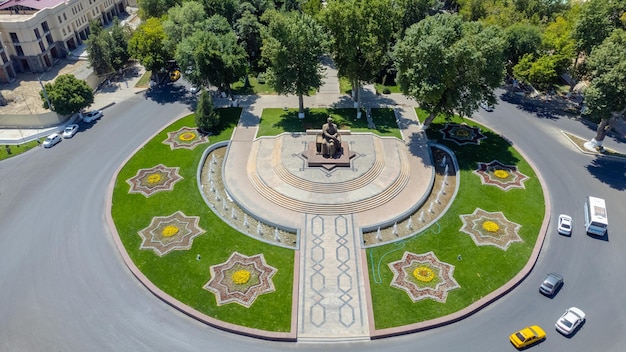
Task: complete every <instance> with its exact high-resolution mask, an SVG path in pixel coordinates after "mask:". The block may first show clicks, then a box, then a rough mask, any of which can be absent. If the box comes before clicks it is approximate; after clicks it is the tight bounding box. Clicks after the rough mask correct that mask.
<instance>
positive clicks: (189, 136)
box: [178, 132, 196, 142]
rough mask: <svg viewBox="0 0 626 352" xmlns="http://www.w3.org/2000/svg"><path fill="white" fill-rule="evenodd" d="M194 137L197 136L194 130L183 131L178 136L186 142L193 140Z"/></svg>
mask: <svg viewBox="0 0 626 352" xmlns="http://www.w3.org/2000/svg"><path fill="white" fill-rule="evenodd" d="M194 138H196V134H195V133H193V132H183V133H181V134H180V135H179V136H178V139H180V140H181V141H185V142H188V141H191V140H193V139H194Z"/></svg>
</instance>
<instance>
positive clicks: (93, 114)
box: [83, 110, 103, 123]
mask: <svg viewBox="0 0 626 352" xmlns="http://www.w3.org/2000/svg"><path fill="white" fill-rule="evenodd" d="M102 115H103V114H102V110H94V111H90V112H87V113H84V114H83V121H85V122H87V123H90V122H93V121H96V120H97V119H99V118H101V117H102Z"/></svg>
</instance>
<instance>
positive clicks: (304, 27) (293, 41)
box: [263, 12, 326, 113]
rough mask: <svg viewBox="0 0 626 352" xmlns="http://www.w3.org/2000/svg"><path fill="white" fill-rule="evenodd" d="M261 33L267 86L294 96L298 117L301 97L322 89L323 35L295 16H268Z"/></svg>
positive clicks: (299, 15) (308, 20)
mask: <svg viewBox="0 0 626 352" xmlns="http://www.w3.org/2000/svg"><path fill="white" fill-rule="evenodd" d="M268 17H269V24H268V26H267V27H266V28H265V30H264V31H263V58H264V59H265V60H267V62H268V70H267V82H268V84H269V85H270V86H271V87H272V88H274V89H275V90H276V92H278V94H295V95H297V96H298V98H299V107H300V113H304V103H303V96H304V95H305V94H306V95H308V92H309V91H310V90H311V89H317V88H319V87H320V86H321V85H322V78H323V67H322V65H321V62H320V58H321V56H322V54H323V53H324V47H325V38H326V33H325V32H324V30H323V29H322V27H321V26H320V25H319V24H318V23H317V22H315V20H314V19H313V18H312V17H311V16H309V15H307V14H302V13H297V12H291V13H288V14H282V13H279V12H272V13H269V14H268Z"/></svg>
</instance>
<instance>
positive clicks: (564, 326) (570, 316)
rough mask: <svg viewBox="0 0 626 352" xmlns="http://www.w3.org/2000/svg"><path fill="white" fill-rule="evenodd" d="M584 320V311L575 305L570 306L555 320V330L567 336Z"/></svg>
mask: <svg viewBox="0 0 626 352" xmlns="http://www.w3.org/2000/svg"><path fill="white" fill-rule="evenodd" d="M584 321H585V312H583V311H582V310H580V309H579V308H576V307H571V308H569V309H568V310H566V311H565V313H563V315H561V317H560V318H559V320H557V321H556V324H554V325H555V326H556V330H557V331H558V332H560V333H561V334H563V335H565V336H569V335H571V334H572V333H574V331H576V329H577V328H578V327H579V326H580V325H581V324H582V323H583V322H584Z"/></svg>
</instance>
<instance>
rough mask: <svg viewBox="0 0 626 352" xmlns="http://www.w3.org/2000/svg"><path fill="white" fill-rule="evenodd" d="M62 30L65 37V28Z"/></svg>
mask: <svg viewBox="0 0 626 352" xmlns="http://www.w3.org/2000/svg"><path fill="white" fill-rule="evenodd" d="M61 30H62V31H63V36H64V37H65V33H66V32H65V28H62V29H61Z"/></svg>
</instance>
